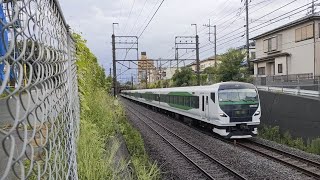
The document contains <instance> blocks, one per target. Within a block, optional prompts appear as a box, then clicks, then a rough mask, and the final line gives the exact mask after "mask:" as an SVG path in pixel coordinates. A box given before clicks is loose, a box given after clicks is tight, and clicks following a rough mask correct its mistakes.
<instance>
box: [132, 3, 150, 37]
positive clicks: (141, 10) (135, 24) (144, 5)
mask: <svg viewBox="0 0 320 180" xmlns="http://www.w3.org/2000/svg"><path fill="white" fill-rule="evenodd" d="M147 1H148V0H145V1H144V3H143V6H142V8H141V9H140V13H139V15H138V17H137V19H136V21H135V23H134V24H133V26H132V28H131V31H129V32H133V30H134V28H135V27H136V26H137V24H138V21H139V18H140V17H141V14H142V12H143V10H144V8H145V7H146V4H147Z"/></svg>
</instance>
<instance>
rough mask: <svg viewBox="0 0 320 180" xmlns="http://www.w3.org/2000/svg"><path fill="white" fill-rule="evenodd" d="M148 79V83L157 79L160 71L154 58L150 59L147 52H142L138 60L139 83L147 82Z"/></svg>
mask: <svg viewBox="0 0 320 180" xmlns="http://www.w3.org/2000/svg"><path fill="white" fill-rule="evenodd" d="M146 79H147V81H148V83H153V82H155V81H157V80H158V79H159V78H158V71H157V70H156V67H155V66H154V61H153V60H152V59H148V57H147V53H146V52H141V57H140V60H139V61H138V82H139V84H144V83H146Z"/></svg>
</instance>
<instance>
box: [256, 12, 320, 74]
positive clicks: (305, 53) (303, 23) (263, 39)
mask: <svg viewBox="0 0 320 180" xmlns="http://www.w3.org/2000/svg"><path fill="white" fill-rule="evenodd" d="M319 24H320V16H315V15H312V16H306V17H303V18H301V19H298V20H296V21H293V22H290V23H288V24H285V25H283V26H280V27H278V28H276V29H273V30H271V31H268V32H265V33H263V34H261V35H258V36H256V37H254V38H252V40H255V42H256V58H255V59H253V60H252V62H253V63H254V75H255V76H256V77H264V78H266V77H272V76H287V77H288V76H289V75H290V76H292V75H293V76H295V77H298V76H299V75H304V76H306V75H307V76H311V77H314V76H319V75H320V39H319V35H320V33H319V31H320V25H319ZM273 79H274V77H273Z"/></svg>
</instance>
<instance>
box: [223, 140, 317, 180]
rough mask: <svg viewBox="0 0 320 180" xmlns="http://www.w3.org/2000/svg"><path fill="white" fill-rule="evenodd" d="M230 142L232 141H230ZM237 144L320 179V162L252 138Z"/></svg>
mask: <svg viewBox="0 0 320 180" xmlns="http://www.w3.org/2000/svg"><path fill="white" fill-rule="evenodd" d="M229 143H232V142H230V141H229ZM236 144H237V145H239V146H241V147H243V148H245V149H248V150H250V151H252V152H254V153H257V154H260V155H262V156H265V157H267V158H270V159H272V160H275V161H277V162H280V163H282V164H284V165H286V166H288V167H290V168H293V169H296V170H297V171H298V172H301V173H303V174H305V175H307V176H309V177H311V178H315V179H319V180H320V163H319V162H316V161H312V160H309V159H306V158H303V157H300V156H297V155H295V154H292V153H289V152H286V151H283V150H279V149H276V148H273V147H270V146H267V145H264V144H260V143H257V142H254V141H251V140H244V141H238V142H237V143H236Z"/></svg>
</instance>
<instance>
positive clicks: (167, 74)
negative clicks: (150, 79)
mask: <svg viewBox="0 0 320 180" xmlns="http://www.w3.org/2000/svg"><path fill="white" fill-rule="evenodd" d="M176 70H177V68H175V67H168V68H164V69H163V71H162V72H163V73H162V77H161V79H171V78H172V77H173V75H174V73H176Z"/></svg>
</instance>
